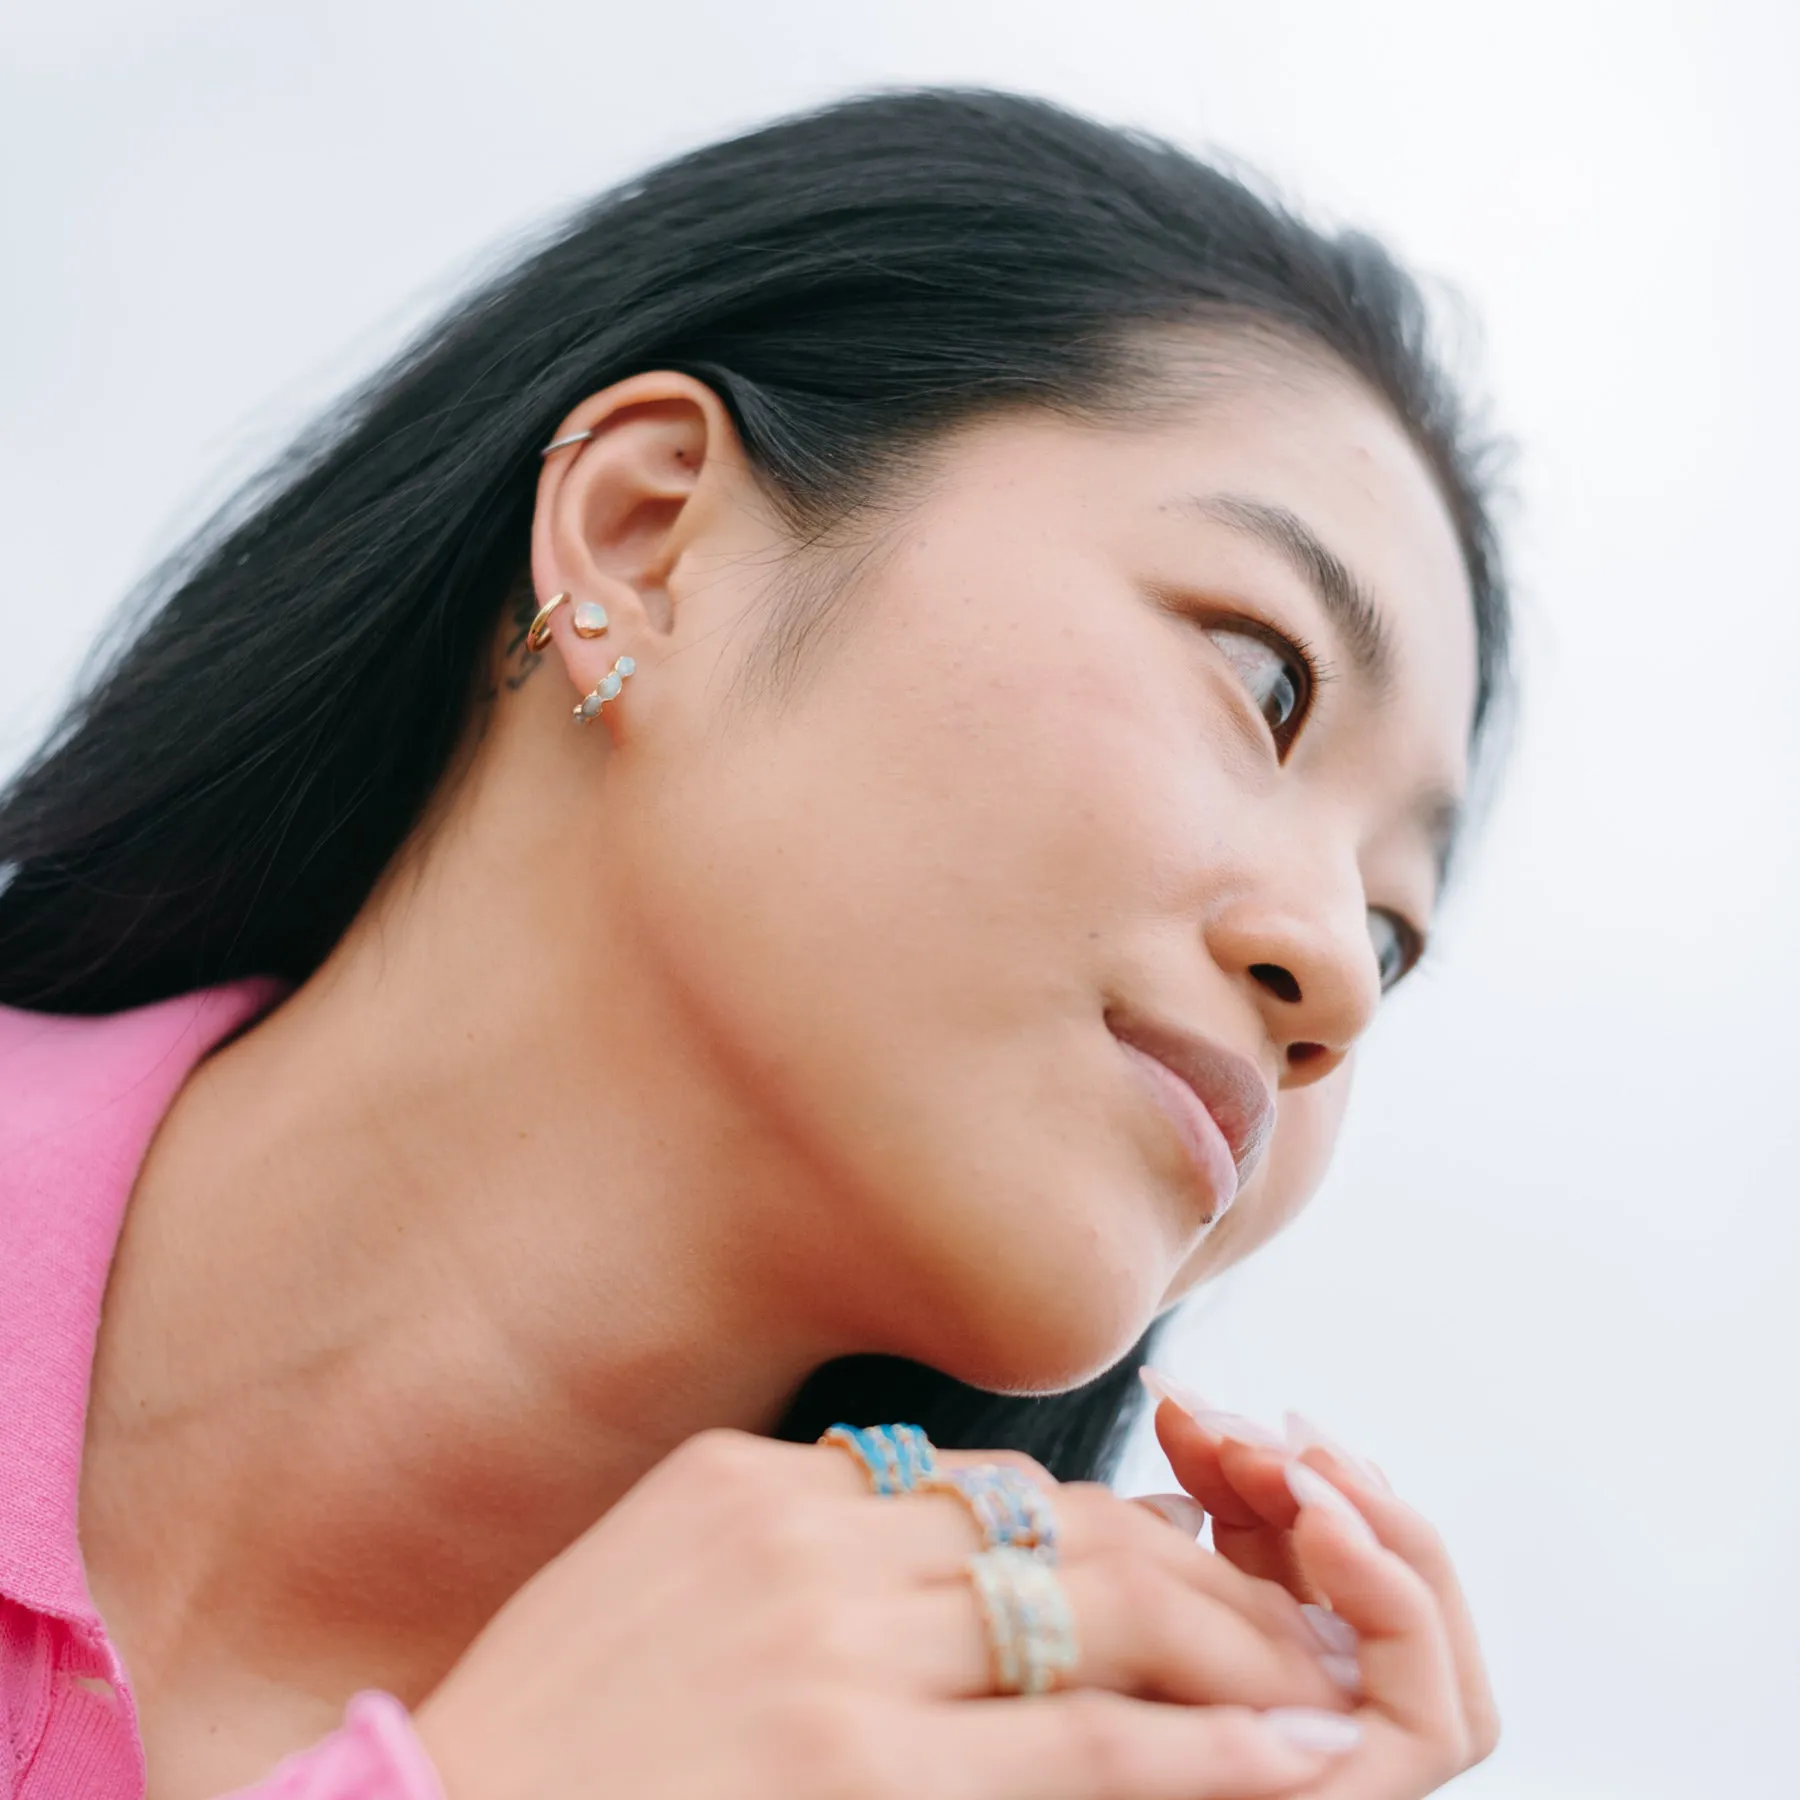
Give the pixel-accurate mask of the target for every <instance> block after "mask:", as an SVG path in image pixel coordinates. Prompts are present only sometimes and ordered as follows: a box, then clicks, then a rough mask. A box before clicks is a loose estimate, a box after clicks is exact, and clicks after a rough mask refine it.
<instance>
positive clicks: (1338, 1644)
mask: <svg viewBox="0 0 1800 1800" xmlns="http://www.w3.org/2000/svg"><path fill="white" fill-rule="evenodd" d="M1300 1616H1301V1617H1302V1618H1303V1619H1304V1620H1305V1621H1306V1623H1307V1627H1308V1629H1309V1630H1310V1631H1311V1632H1312V1634H1313V1636H1314V1637H1316V1638H1317V1639H1318V1640H1319V1642H1320V1643H1321V1644H1322V1645H1323V1646H1324V1647H1325V1648H1326V1649H1327V1650H1329V1651H1331V1652H1332V1653H1333V1654H1334V1655H1336V1656H1354V1655H1355V1654H1356V1652H1357V1650H1358V1649H1359V1648H1360V1647H1361V1644H1362V1633H1361V1632H1359V1631H1358V1630H1357V1629H1356V1627H1355V1626H1354V1625H1352V1624H1351V1623H1350V1621H1349V1620H1348V1619H1340V1618H1339V1617H1338V1616H1337V1614H1336V1613H1334V1612H1333V1611H1332V1610H1331V1608H1330V1607H1329V1606H1314V1605H1313V1603H1312V1602H1311V1601H1310V1600H1308V1601H1304V1602H1302V1603H1301V1607H1300Z"/></svg>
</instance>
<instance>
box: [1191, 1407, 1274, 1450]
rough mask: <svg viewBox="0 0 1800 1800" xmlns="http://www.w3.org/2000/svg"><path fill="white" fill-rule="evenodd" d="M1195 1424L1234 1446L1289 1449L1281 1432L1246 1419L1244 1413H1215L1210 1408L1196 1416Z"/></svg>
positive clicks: (1212, 1435) (1210, 1434)
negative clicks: (1226, 1439) (1249, 1445)
mask: <svg viewBox="0 0 1800 1800" xmlns="http://www.w3.org/2000/svg"><path fill="white" fill-rule="evenodd" d="M1194 1423H1195V1424H1196V1425H1198V1426H1199V1427H1200V1429H1201V1430H1202V1431H1204V1432H1206V1433H1207V1434H1208V1435H1209V1436H1211V1437H1216V1438H1229V1439H1230V1440H1231V1442H1232V1443H1234V1444H1254V1445H1255V1446H1256V1447H1257V1448H1258V1449H1259V1450H1285V1449H1286V1448H1287V1439H1286V1438H1284V1437H1283V1436H1282V1435H1281V1433H1280V1432H1279V1431H1272V1430H1270V1428H1269V1427H1268V1426H1267V1425H1259V1424H1258V1423H1257V1422H1256V1421H1255V1420H1254V1419H1246V1418H1245V1417H1244V1415H1243V1414H1242V1413H1228V1412H1214V1411H1212V1410H1211V1408H1208V1409H1207V1410H1205V1411H1204V1412H1197V1413H1195V1414H1194Z"/></svg>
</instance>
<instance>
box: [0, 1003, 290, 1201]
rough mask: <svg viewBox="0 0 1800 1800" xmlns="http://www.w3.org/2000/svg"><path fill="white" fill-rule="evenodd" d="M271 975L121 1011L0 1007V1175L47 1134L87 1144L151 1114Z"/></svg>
mask: <svg viewBox="0 0 1800 1800" xmlns="http://www.w3.org/2000/svg"><path fill="white" fill-rule="evenodd" d="M279 993H280V986H279V984H278V983H276V982H273V981H267V980H259V979H252V980H245V981H234V982H229V983H226V984H225V985H223V986H220V987H211V988H199V989H195V990H194V991H193V992H191V993H185V994H175V995H172V996H170V997H169V998H168V999H165V1000H157V1001H154V1002H152V1003H151V1004H149V1005H147V1006H136V1007H132V1008H131V1009H130V1010H128V1011H125V1012H115V1013H101V1014H76V1013H52V1012H32V1011H27V1010H25V1009H24V1008H21V1007H15V1006H0V1179H3V1178H4V1169H5V1166H6V1165H7V1163H8V1162H9V1161H10V1160H11V1159H12V1158H13V1157H14V1156H15V1155H19V1154H27V1153H29V1151H30V1150H31V1148H32V1147H33V1146H34V1145H40V1144H44V1143H45V1142H47V1141H48V1140H51V1139H58V1138H61V1139H65V1140H67V1139H68V1138H69V1137H70V1135H71V1134H73V1136H74V1138H75V1140H76V1142H78V1143H79V1144H83V1145H85V1146H86V1147H88V1148H90V1149H91V1148H94V1147H95V1146H96V1143H97V1141H98V1140H99V1139H101V1138H104V1137H105V1136H106V1135H107V1134H108V1133H109V1132H121V1133H124V1134H126V1135H129V1134H130V1133H131V1130H132V1127H133V1126H134V1125H135V1124H137V1123H139V1122H140V1121H141V1120H142V1118H143V1117H144V1115H145V1114H146V1113H149V1114H150V1115H151V1123H152V1124H154V1122H155V1119H156V1118H158V1117H160V1116H161V1111H162V1109H163V1108H165V1107H166V1106H167V1105H168V1103H169V1101H170V1100H172V1099H173V1098H174V1095H175V1092H176V1090H177V1089H178V1088H179V1087H180V1086H181V1083H182V1082H183V1081H184V1080H185V1079H186V1077H187V1074H188V1072H189V1071H190V1070H191V1069H192V1068H193V1066H194V1064H195V1063H197V1062H198V1061H199V1060H200V1058H201V1057H203V1056H204V1055H205V1054H206V1053H207V1051H209V1050H210V1049H212V1047H213V1046H214V1045H215V1044H217V1043H218V1042H219V1041H220V1039H221V1038H223V1037H225V1036H226V1035H227V1034H228V1033H230V1032H231V1031H233V1030H235V1029H236V1028H237V1027H238V1026H239V1025H241V1024H243V1023H244V1022H245V1021H247V1020H249V1019H251V1018H253V1017H254V1016H255V1015H256V1014H257V1013H259V1012H261V1011H263V1010H264V1009H265V1008H266V1007H267V1006H268V1005H270V1004H271V1002H272V1001H273V1000H274V999H275V998H276V997H277V995H278V994H279Z"/></svg>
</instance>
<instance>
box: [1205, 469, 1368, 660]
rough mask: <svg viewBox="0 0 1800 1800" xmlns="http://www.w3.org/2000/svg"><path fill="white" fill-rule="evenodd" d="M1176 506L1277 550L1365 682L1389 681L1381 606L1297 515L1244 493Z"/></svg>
mask: <svg viewBox="0 0 1800 1800" xmlns="http://www.w3.org/2000/svg"><path fill="white" fill-rule="evenodd" d="M1178 510H1179V511H1182V512H1185V513H1190V514H1193V515H1195V516H1197V517H1199V518H1203V519H1210V520H1212V521H1213V522H1214V523H1215V524H1219V525H1223V526H1225V527H1227V529H1229V530H1232V531H1239V532H1242V533H1244V534H1245V535H1246V536H1249V537H1253V538H1255V539H1256V540H1257V542H1258V543H1261V544H1266V545H1268V547H1269V548H1270V549H1272V550H1274V551H1276V552H1278V553H1279V554H1280V555H1281V556H1282V557H1283V558H1285V559H1286V561H1287V562H1288V563H1289V564H1290V565H1291V566H1292V567H1293V568H1294V570H1295V571H1296V572H1297V573H1298V574H1299V576H1300V578H1301V580H1303V581H1304V582H1305V583H1306V584H1307V586H1308V587H1310V588H1311V589H1312V591H1313V592H1314V593H1315V594H1316V595H1317V596H1318V599H1319V604H1320V605H1321V606H1322V607H1324V609H1325V611H1326V613H1327V614H1328V615H1329V616H1330V618H1331V620H1332V622H1333V623H1334V624H1335V625H1336V626H1337V628H1338V630H1339V632H1340V633H1341V634H1342V636H1343V639H1344V643H1345V645H1346V647H1347V648H1348V649H1349V652H1350V659H1351V661H1352V662H1353V663H1354V664H1355V665H1356V669H1357V672H1358V673H1359V674H1360V675H1361V676H1362V677H1363V679H1364V680H1365V681H1366V682H1367V683H1368V684H1369V686H1370V687H1371V688H1373V689H1375V690H1376V691H1377V692H1378V693H1381V692H1385V691H1386V690H1387V689H1388V688H1389V687H1390V686H1391V685H1392V684H1393V679H1394V650H1393V643H1392V640H1391V639H1390V638H1389V636H1388V632H1387V626H1386V624H1385V623H1384V622H1383V620H1382V617H1381V609H1380V608H1379V607H1378V606H1377V605H1376V604H1375V602H1374V599H1373V598H1372V597H1371V596H1370V593H1369V590H1368V589H1367V588H1366V587H1364V586H1363V584H1362V583H1361V582H1360V581H1358V580H1357V578H1356V577H1355V576H1354V575H1353V574H1352V573H1351V572H1350V570H1349V568H1348V567H1347V566H1346V565H1345V564H1344V562H1343V560H1342V559H1341V558H1340V557H1339V556H1338V555H1337V553H1336V552H1335V551H1333V550H1331V549H1328V548H1327V547H1326V545H1325V544H1324V543H1323V542H1322V541H1321V540H1320V538H1319V535H1318V533H1317V532H1315V531H1314V530H1313V528H1312V527H1311V526H1310V525H1308V524H1307V522H1306V521H1305V520H1304V519H1303V518H1301V517H1300V515H1299V514H1298V513H1294V512H1290V511H1289V510H1288V509H1287V508H1286V507H1285V506H1276V505H1272V504H1271V503H1270V502H1268V501H1266V500H1252V499H1250V498H1249V497H1248V496H1247V495H1244V494H1193V495H1189V496H1188V497H1187V498H1186V499H1184V500H1182V501H1180V502H1179V503H1178Z"/></svg>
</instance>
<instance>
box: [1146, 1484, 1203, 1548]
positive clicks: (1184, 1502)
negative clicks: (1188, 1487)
mask: <svg viewBox="0 0 1800 1800" xmlns="http://www.w3.org/2000/svg"><path fill="white" fill-rule="evenodd" d="M1131 1504H1132V1505H1133V1506H1141V1507H1142V1508H1143V1509H1144V1511H1145V1512H1147V1513H1149V1514H1150V1515H1151V1516H1152V1517H1153V1518H1157V1519H1161V1520H1162V1522H1163V1523H1164V1524H1165V1525H1168V1526H1171V1527H1172V1528H1173V1529H1174V1530H1176V1531H1179V1532H1180V1533H1181V1535H1182V1536H1183V1537H1187V1538H1197V1537H1198V1536H1199V1535H1200V1533H1201V1532H1202V1531H1204V1530H1205V1529H1206V1508H1205V1507H1204V1506H1202V1505H1201V1504H1200V1502H1199V1501H1198V1500H1196V1499H1195V1498H1194V1497H1193V1495H1191V1494H1133V1495H1132V1497H1131Z"/></svg>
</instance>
